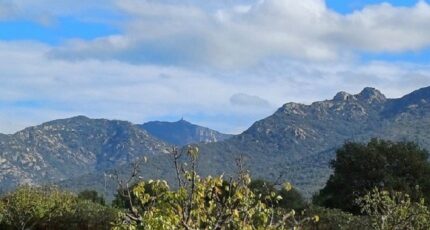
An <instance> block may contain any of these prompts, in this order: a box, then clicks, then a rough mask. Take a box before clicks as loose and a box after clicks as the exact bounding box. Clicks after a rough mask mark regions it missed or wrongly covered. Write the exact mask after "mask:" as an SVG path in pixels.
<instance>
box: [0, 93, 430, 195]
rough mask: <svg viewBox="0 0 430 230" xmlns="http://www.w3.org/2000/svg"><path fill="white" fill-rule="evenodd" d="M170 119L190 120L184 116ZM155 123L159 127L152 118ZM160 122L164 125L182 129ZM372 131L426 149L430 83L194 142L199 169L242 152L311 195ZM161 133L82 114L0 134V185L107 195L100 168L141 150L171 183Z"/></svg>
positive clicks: (323, 105)
mask: <svg viewBox="0 0 430 230" xmlns="http://www.w3.org/2000/svg"><path fill="white" fill-rule="evenodd" d="M175 123H178V124H176V125H178V126H180V125H181V123H185V124H183V125H185V126H189V125H188V124H189V123H188V122H185V121H179V122H175ZM187 123H188V124H187ZM153 124H156V123H153ZM160 126H161V127H163V128H164V127H165V126H163V125H159V124H158V125H155V127H160ZM166 126H167V127H168V128H166V129H164V130H180V129H172V128H170V127H169V126H170V125H166ZM159 130H162V129H161V128H160V129H159ZM169 132H171V134H170V135H172V136H175V135H179V134H176V132H174V131H169ZM173 133H175V135H173ZM178 133H180V132H178ZM190 133H194V132H190ZM183 135H185V136H186V135H187V134H186V133H185V134H183ZM154 136H156V134H154ZM210 136H211V135H209V137H210ZM372 137H379V138H385V139H391V140H410V141H415V142H417V143H418V144H420V145H421V146H422V147H424V148H427V149H430V87H427V88H422V89H419V90H417V91H414V92H412V93H410V94H408V95H406V96H404V97H402V98H398V99H388V98H386V97H385V96H384V95H383V94H382V93H381V92H379V91H378V90H376V89H374V88H365V89H363V90H362V91H361V92H360V93H358V94H355V95H353V94H349V93H346V92H339V93H338V94H336V96H335V97H334V98H333V99H331V100H325V101H319V102H314V103H312V104H310V105H304V104H298V103H287V104H285V105H283V106H282V107H281V108H279V109H278V110H277V111H276V112H275V113H274V114H273V115H271V116H269V117H267V118H265V119H262V120H260V121H257V122H255V123H254V124H253V125H252V126H251V127H250V128H249V129H248V130H246V131H245V132H243V133H242V134H239V135H235V136H232V137H230V138H228V139H226V140H224V141H219V142H210V143H200V144H199V148H200V157H199V165H198V171H199V173H200V174H202V175H209V174H212V175H214V174H222V173H223V174H225V175H226V176H229V175H231V174H233V173H234V172H235V171H236V166H235V159H237V158H238V157H242V158H244V162H245V167H247V168H248V169H249V170H250V171H251V174H253V176H254V177H262V178H267V179H276V178H278V177H279V175H280V174H281V175H282V176H283V178H284V179H286V180H289V181H291V182H292V183H293V184H294V185H295V186H296V187H297V188H298V189H299V190H301V191H302V192H304V194H305V195H306V196H307V197H310V196H311V195H312V194H313V193H314V192H316V191H317V190H318V189H320V188H321V187H322V186H323V185H324V184H325V182H326V180H327V179H328V177H329V175H330V173H331V170H330V169H329V167H328V164H329V162H330V160H332V159H334V157H335V150H336V149H337V148H338V147H340V146H341V145H342V144H343V143H344V142H345V141H348V140H351V141H367V140H369V139H370V138H372ZM159 139H162V138H161V137H158V139H157V138H155V137H153V136H152V135H150V134H149V133H148V132H147V131H145V130H144V129H142V128H141V126H137V125H133V124H131V123H128V122H123V121H109V120H103V119H97V120H93V119H89V118H85V117H75V118H71V119H64V120H57V121H53V122H48V123H45V124H43V125H40V126H36V127H32V128H28V129H25V130H23V131H21V132H18V133H16V134H14V135H0V169H1V170H0V184H1V185H2V188H5V186H6V185H7V186H10V185H16V184H19V183H25V182H29V183H41V182H49V181H58V180H63V179H64V180H63V182H61V183H60V184H61V185H62V186H63V187H66V188H69V189H72V190H79V189H82V188H85V187H87V188H96V189H98V190H99V191H102V189H104V190H105V191H106V190H107V189H109V190H110V191H109V192H107V193H109V195H112V193H113V190H114V188H115V184H114V183H112V181H109V182H106V180H104V179H106V176H105V171H108V174H109V172H112V170H114V169H117V170H118V171H121V172H124V173H126V172H127V170H129V168H128V167H127V165H128V164H129V163H130V162H132V161H133V160H135V159H137V158H138V157H141V156H148V158H149V160H148V163H147V164H145V165H144V166H143V168H142V174H141V175H142V176H143V177H144V178H146V179H150V178H153V179H154V178H163V179H167V180H168V181H171V182H172V181H173V180H174V172H173V171H174V170H173V164H172V160H171V157H170V156H169V155H168V154H166V152H167V151H166V150H167V149H168V148H169V147H170V146H169V145H168V144H166V143H165V142H162V141H160V140H159ZM172 139H173V140H175V139H174V138H172ZM176 140H177V139H176ZM198 140H203V141H204V140H209V139H205V138H203V139H198ZM211 140H214V139H211ZM215 140H219V138H218V137H217V138H216V139H215ZM170 142H172V143H173V141H172V140H170ZM177 143H186V142H177ZM172 185H174V184H173V183H172Z"/></svg>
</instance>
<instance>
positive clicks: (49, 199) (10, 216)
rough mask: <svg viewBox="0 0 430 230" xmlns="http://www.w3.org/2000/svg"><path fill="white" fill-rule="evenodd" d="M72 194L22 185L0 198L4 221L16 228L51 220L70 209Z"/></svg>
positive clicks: (29, 226) (31, 226)
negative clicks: (0, 199)
mask: <svg viewBox="0 0 430 230" xmlns="http://www.w3.org/2000/svg"><path fill="white" fill-rule="evenodd" d="M71 197H72V196H71V195H70V194H68V193H61V192H60V191H58V190H57V189H55V188H32V187H29V186H24V187H21V188H18V189H17V190H16V191H15V192H13V193H12V194H9V195H7V196H6V197H4V198H3V199H2V204H3V206H4V207H5V208H4V212H3V215H4V222H5V224H7V225H10V226H13V227H15V228H16V229H27V228H33V227H35V226H36V225H37V224H41V223H43V222H47V223H49V222H51V221H52V220H53V219H54V218H56V217H61V216H63V215H64V213H66V212H69V211H70V209H69V208H70V206H71V203H72V202H73V199H72V198H71Z"/></svg>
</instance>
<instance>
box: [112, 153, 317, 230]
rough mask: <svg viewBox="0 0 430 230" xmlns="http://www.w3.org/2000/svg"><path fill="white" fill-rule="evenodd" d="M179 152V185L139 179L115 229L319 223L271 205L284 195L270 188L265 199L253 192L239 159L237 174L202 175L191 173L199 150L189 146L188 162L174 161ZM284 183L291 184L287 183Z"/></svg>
mask: <svg viewBox="0 0 430 230" xmlns="http://www.w3.org/2000/svg"><path fill="white" fill-rule="evenodd" d="M180 154H181V153H179V152H175V151H174V152H173V155H174V159H175V168H176V171H177V182H178V186H179V187H178V188H177V189H174V190H172V189H171V188H170V186H169V185H168V184H167V182H166V181H163V180H149V181H139V182H138V183H137V184H136V185H135V186H133V188H132V189H131V193H132V194H134V195H133V197H134V198H135V199H136V200H137V202H135V201H134V202H132V203H133V205H131V206H130V207H131V208H129V209H128V211H127V210H126V211H125V213H123V214H122V217H123V218H122V219H121V220H120V222H119V223H118V224H117V225H116V226H115V228H114V229H186V230H192V229H287V228H294V229H301V226H302V225H303V223H305V222H310V221H318V216H311V217H301V218H298V215H297V214H296V212H295V211H294V210H286V209H282V208H278V207H276V205H275V204H277V203H278V202H279V201H280V200H282V199H283V198H282V197H281V196H280V195H278V194H276V193H274V192H271V193H270V194H268V195H267V196H265V197H263V196H262V194H256V193H254V192H253V191H252V189H251V188H250V184H251V178H250V176H249V174H248V172H247V171H246V170H244V169H243V167H241V166H240V163H241V160H238V161H237V163H238V166H239V172H238V174H237V176H236V178H233V177H231V178H224V177H223V176H217V177H211V176H208V177H206V178H202V177H200V176H199V175H198V174H197V172H196V162H197V156H198V149H197V148H196V147H190V148H188V150H187V157H189V162H188V164H179V162H178V161H177V160H178V159H179V155H180ZM284 187H285V189H287V190H289V189H290V188H291V186H290V184H288V183H285V186H284ZM133 200H134V199H133ZM268 204H274V205H268Z"/></svg>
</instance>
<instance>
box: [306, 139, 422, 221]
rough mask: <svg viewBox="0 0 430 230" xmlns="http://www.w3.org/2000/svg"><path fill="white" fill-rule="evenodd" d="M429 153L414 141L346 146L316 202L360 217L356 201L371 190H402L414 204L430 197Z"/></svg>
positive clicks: (338, 155)
mask: <svg viewBox="0 0 430 230" xmlns="http://www.w3.org/2000/svg"><path fill="white" fill-rule="evenodd" d="M428 156H429V155H428V153H427V151H426V150H423V149H421V148H420V147H419V146H418V145H417V144H414V143H412V142H391V141H384V140H378V139H372V140H371V141H370V142H369V143H367V144H362V143H346V144H345V145H344V146H343V147H341V148H340V149H338V150H337V152H336V160H333V161H332V162H331V167H332V168H333V169H334V174H333V175H332V176H330V179H329V180H328V182H327V184H326V186H325V187H324V188H323V189H322V190H321V191H320V193H319V194H318V195H316V196H315V197H314V203H316V204H318V205H322V206H325V207H328V208H338V209H341V210H344V211H348V212H351V213H354V214H360V213H361V208H360V206H359V204H357V203H356V202H354V201H355V200H356V199H357V198H358V197H362V196H364V195H366V194H367V193H368V192H370V191H372V189H374V188H375V187H376V188H379V189H383V190H387V191H390V192H392V191H399V192H404V193H407V194H409V195H410V197H411V199H412V200H413V201H419V199H420V198H421V197H424V198H425V199H426V200H429V198H430V183H429V182H430V179H429V178H430V163H429V162H428Z"/></svg>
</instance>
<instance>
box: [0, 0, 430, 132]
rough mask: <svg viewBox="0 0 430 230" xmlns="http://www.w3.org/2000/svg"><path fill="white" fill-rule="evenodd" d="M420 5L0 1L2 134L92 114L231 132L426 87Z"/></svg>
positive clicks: (426, 15)
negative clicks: (291, 107)
mask: <svg viewBox="0 0 430 230" xmlns="http://www.w3.org/2000/svg"><path fill="white" fill-rule="evenodd" d="M428 28H430V5H429V2H428V1H423V0H422V1H412V0H403V1H400V0H397V1H377V0H368V1H362V0H352V1H335V0H327V1H323V0H302V1H293V0H236V1H227V0H208V1H199V0H187V1H175V0H158V1H156V0H140V1H138V0H105V1H101V0H94V1H91V2H90V3H88V1H83V0H75V1H71V0H64V1H55V0H39V1H32V0H26V1H24V0H7V1H0V68H1V69H2V72H3V73H2V75H1V76H0V80H2V85H1V86H0V132H4V133H13V132H15V131H17V130H20V129H22V128H24V127H26V126H29V125H36V124H39V123H41V122H44V121H48V120H51V119H56V118H64V117H70V116H75V115H80V114H83V115H87V116H90V117H94V118H99V117H103V118H110V119H122V120H129V121H132V122H135V123H142V122H145V121H148V120H170V121H173V120H178V119H180V118H181V117H184V118H185V119H187V120H190V121H191V122H195V123H198V124H201V125H205V126H209V127H211V128H214V129H218V130H221V131H224V132H229V133H239V132H241V131H243V130H245V129H246V128H247V127H249V126H250V125H251V124H252V123H253V122H254V121H256V120H258V119H261V118H264V117H265V116H268V115H270V114H271V113H273V112H274V111H275V110H276V109H277V108H278V107H280V106H282V104H284V103H287V102H290V101H294V102H300V103H310V102H312V101H315V100H324V99H327V98H331V97H332V96H333V95H334V94H335V93H336V92H337V91H341V90H343V91H349V92H351V93H357V92H359V91H360V90H361V89H362V88H363V87H365V86H373V87H376V88H378V89H380V90H381V91H382V92H383V93H385V94H386V95H387V96H389V97H399V96H401V95H403V94H405V93H408V92H410V91H412V90H414V89H417V88H420V87H425V86H428V85H429V84H430V31H428Z"/></svg>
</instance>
